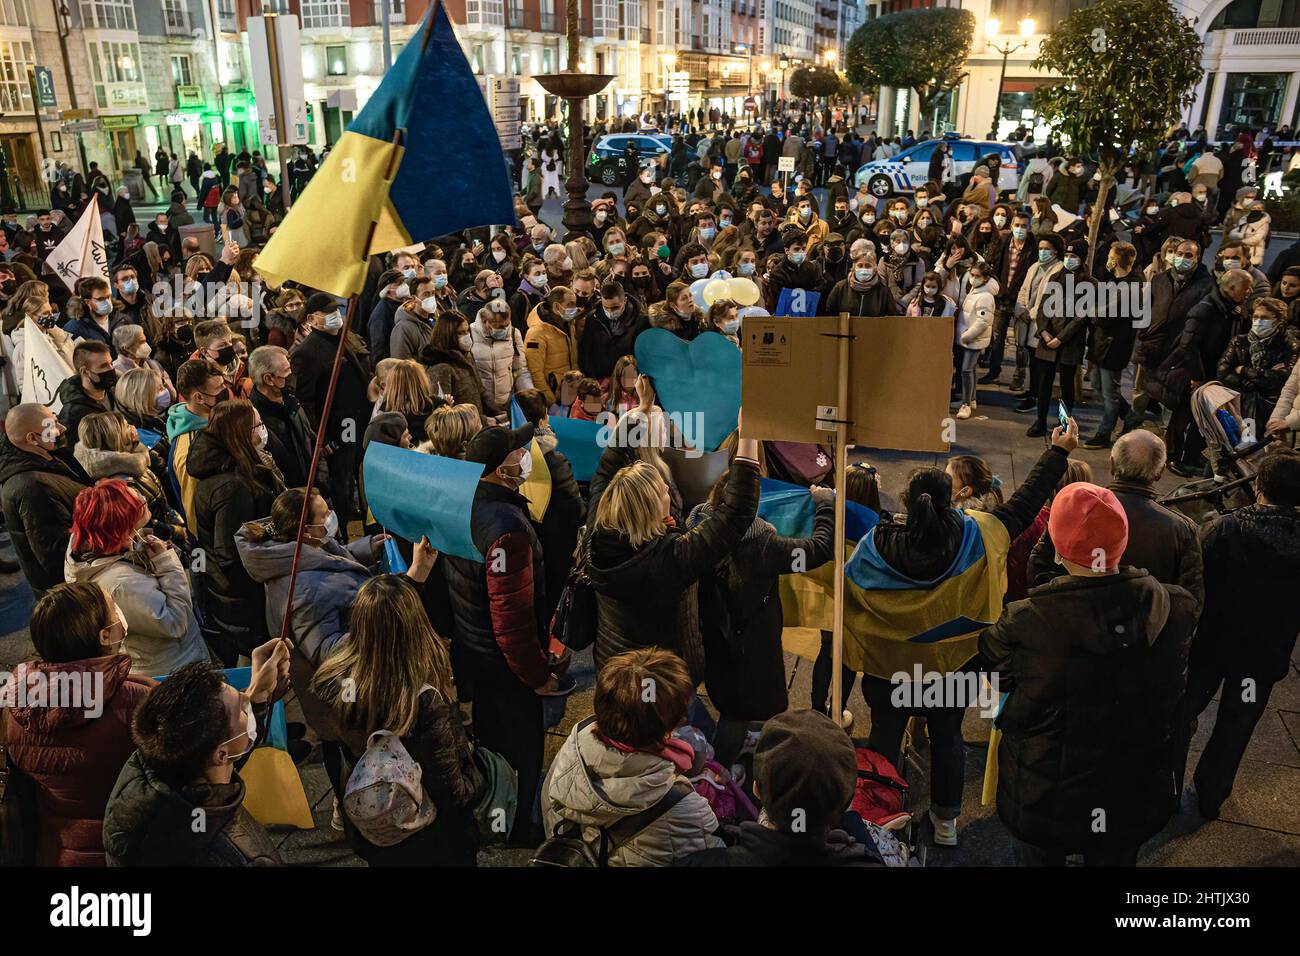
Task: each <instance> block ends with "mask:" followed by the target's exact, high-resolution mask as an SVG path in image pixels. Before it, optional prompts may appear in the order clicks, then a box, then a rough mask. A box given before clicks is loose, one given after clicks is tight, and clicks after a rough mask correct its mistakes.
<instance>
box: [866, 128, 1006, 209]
mask: <svg viewBox="0 0 1300 956" xmlns="http://www.w3.org/2000/svg"><path fill="white" fill-rule="evenodd" d="M938 142H939V140H935V139H927V140H924V141H922V142H920V143H916V144H915V145H913V146H909V147H908V148H907V149H905V150H903V151H902V152H901V153H899V154H898V155H897V156H894V157H892V158H890V159H873V160H872V161H871V162H869V163H864V164H863V165H862V166H860V167H858V171H857V173H856V174H855V175H854V177H853V183H854V185H855V186H861V185H862V184H863V183H866V184H867V191H868V192H870V193H871V194H872V195H873V196H880V197H885V196H893V195H895V194H897V193H912V192H915V191H916V190H917V189H919V188H920V187H922V186H924V185H925V184H926V183H927V182H928V181H929V179H930V157H931V156H933V155H934V148H935V146H936V145H937V144H938ZM943 142H945V143H947V144H948V148H949V149H950V150H951V151H952V165H953V175H954V176H962V175H964V174H966V173H969V172H970V171H971V170H973V169H974V168H975V165H976V163H977V161H978V160H979V159H980V158H981V157H984V156H987V155H988V154H989V153H997V154H998V155H999V156H1001V157H1002V171H1001V173H1000V174H999V177H998V192H999V193H1005V192H1013V191H1014V190H1015V189H1016V187H1017V186H1019V185H1020V161H1019V160H1018V159H1016V154H1015V151H1014V150H1013V149H1012V148H1011V146H1009V145H1008V144H1006V143H995V142H992V141H990V140H975V139H958V138H957V137H955V136H952V135H946V136H944V138H943Z"/></svg>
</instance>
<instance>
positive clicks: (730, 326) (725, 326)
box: [722, 319, 740, 335]
mask: <svg viewBox="0 0 1300 956" xmlns="http://www.w3.org/2000/svg"><path fill="white" fill-rule="evenodd" d="M722 331H724V332H726V333H727V334H728V335H735V334H736V333H737V332H739V331H740V319H729V320H728V321H726V322H723V323H722Z"/></svg>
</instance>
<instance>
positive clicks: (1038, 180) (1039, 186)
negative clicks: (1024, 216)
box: [1027, 172, 1043, 193]
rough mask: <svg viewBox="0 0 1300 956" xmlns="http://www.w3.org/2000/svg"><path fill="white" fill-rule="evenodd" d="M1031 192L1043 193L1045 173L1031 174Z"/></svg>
mask: <svg viewBox="0 0 1300 956" xmlns="http://www.w3.org/2000/svg"><path fill="white" fill-rule="evenodd" d="M1027 191H1028V192H1031V193H1041V192H1042V191H1043V174H1042V173H1041V172H1037V173H1030V174H1029V188H1028V190H1027Z"/></svg>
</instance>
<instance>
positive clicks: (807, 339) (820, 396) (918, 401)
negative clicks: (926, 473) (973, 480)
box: [741, 316, 953, 452]
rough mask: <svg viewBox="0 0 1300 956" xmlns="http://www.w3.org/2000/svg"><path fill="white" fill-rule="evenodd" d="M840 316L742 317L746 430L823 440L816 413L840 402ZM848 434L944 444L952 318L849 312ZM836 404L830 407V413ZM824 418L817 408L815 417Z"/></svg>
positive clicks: (924, 445) (864, 439)
mask: <svg viewBox="0 0 1300 956" xmlns="http://www.w3.org/2000/svg"><path fill="white" fill-rule="evenodd" d="M839 321H840V320H839V318H838V317H817V318H774V317H766V316H764V317H756V318H753V319H746V320H745V323H744V326H743V328H742V331H741V347H742V349H743V351H744V358H743V363H742V371H743V377H742V403H743V405H744V409H745V434H746V435H747V436H751V437H754V438H760V439H766V440H774V441H795V442H808V443H812V444H815V443H817V442H824V441H825V440H826V431H824V430H819V429H818V427H817V422H818V418H819V414H820V413H824V412H825V411H826V409H827V406H838V404H839V402H838V387H837V382H836V375H837V372H838V369H839V361H838V357H839V339H838V338H837V333H838V330H839ZM850 329H851V334H852V335H853V336H854V338H853V339H852V340H851V342H850V355H849V370H850V371H849V375H850V379H849V407H848V409H847V416H846V417H847V418H848V419H850V420H851V421H852V424H850V425H849V426H848V438H849V442H850V443H852V444H854V445H859V446H863V447H870V448H891V449H898V450H901V451H932V452H946V451H947V450H948V444H949V439H950V438H951V434H952V426H953V419H952V414H951V412H950V410H949V406H948V390H949V385H950V383H951V381H952V341H953V319H952V318H951V317H947V318H944V317H912V316H885V317H880V318H862V317H854V318H852V319H851V320H850ZM843 411H844V410H840V409H838V408H836V413H837V414H841V413H842V412H843ZM823 417H824V416H823Z"/></svg>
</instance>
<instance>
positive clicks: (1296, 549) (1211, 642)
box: [1191, 505, 1300, 682]
mask: <svg viewBox="0 0 1300 956" xmlns="http://www.w3.org/2000/svg"><path fill="white" fill-rule="evenodd" d="M1200 539H1201V553H1202V555H1203V556H1204V559H1205V611H1204V613H1203V614H1202V616H1201V625H1200V628H1199V629H1198V630H1197V632H1196V641H1195V642H1194V643H1193V645H1192V657H1191V663H1192V666H1193V667H1202V666H1207V667H1218V668H1222V671H1221V672H1226V673H1228V674H1231V675H1238V674H1240V675H1242V676H1249V677H1254V678H1255V679H1256V680H1257V681H1258V682H1264V681H1270V682H1271V681H1276V680H1281V679H1282V678H1283V677H1285V676H1286V675H1287V672H1288V668H1289V661H1290V658H1291V651H1292V649H1293V648H1294V647H1295V642H1296V635H1297V634H1300V602H1298V601H1296V598H1295V585H1296V581H1298V580H1300V511H1297V510H1296V509H1295V508H1279V507H1275V506H1272V505H1250V506H1249V507H1246V508H1238V509H1237V510H1236V511H1234V512H1232V513H1231V514H1226V515H1221V516H1219V517H1217V518H1215V519H1214V520H1213V521H1211V522H1210V523H1209V524H1206V525H1203V526H1202V527H1201V531H1200Z"/></svg>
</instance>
